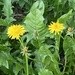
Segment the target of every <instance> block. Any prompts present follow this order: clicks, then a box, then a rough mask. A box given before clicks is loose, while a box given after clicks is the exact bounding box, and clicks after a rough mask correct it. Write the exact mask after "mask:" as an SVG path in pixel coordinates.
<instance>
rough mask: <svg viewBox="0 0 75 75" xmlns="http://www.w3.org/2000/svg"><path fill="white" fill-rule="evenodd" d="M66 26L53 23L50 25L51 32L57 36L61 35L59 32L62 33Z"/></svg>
mask: <svg viewBox="0 0 75 75" xmlns="http://www.w3.org/2000/svg"><path fill="white" fill-rule="evenodd" d="M64 28H65V27H64V25H63V24H62V23H59V22H56V23H55V22H52V23H51V24H50V25H49V31H50V32H51V33H55V35H56V34H59V32H61V31H62V30H63V29H64Z"/></svg>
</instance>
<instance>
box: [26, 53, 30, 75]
mask: <svg viewBox="0 0 75 75" xmlns="http://www.w3.org/2000/svg"><path fill="white" fill-rule="evenodd" d="M25 58H26V69H27V71H26V72H27V75H29V71H28V56H27V54H26V53H25Z"/></svg>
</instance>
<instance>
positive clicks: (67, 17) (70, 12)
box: [57, 9, 73, 23]
mask: <svg viewBox="0 0 75 75" xmlns="http://www.w3.org/2000/svg"><path fill="white" fill-rule="evenodd" d="M72 16H73V13H72V9H71V10H70V11H69V12H68V13H66V14H64V15H62V16H61V17H60V18H58V20H57V21H59V22H60V23H66V21H67V20H68V19H70V18H71V17H72Z"/></svg>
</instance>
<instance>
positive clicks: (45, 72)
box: [38, 69, 53, 75]
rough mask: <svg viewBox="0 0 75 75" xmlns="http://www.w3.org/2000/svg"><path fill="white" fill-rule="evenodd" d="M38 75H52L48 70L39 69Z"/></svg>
mask: <svg viewBox="0 0 75 75" xmlns="http://www.w3.org/2000/svg"><path fill="white" fill-rule="evenodd" d="M38 75H53V73H52V72H51V71H49V70H48V69H41V70H40V72H39V73H38Z"/></svg>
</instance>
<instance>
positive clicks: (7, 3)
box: [3, 0, 15, 25]
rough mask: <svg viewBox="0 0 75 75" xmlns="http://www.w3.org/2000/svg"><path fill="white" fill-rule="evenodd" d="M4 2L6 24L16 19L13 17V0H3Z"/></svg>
mask: <svg viewBox="0 0 75 75" xmlns="http://www.w3.org/2000/svg"><path fill="white" fill-rule="evenodd" d="M3 2H4V7H3V12H4V13H3V14H4V15H5V16H6V18H5V21H6V22H7V23H6V24H7V25H9V24H10V23H11V22H12V21H14V20H15V19H14V18H13V17H12V14H13V10H12V4H11V0H3Z"/></svg>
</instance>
